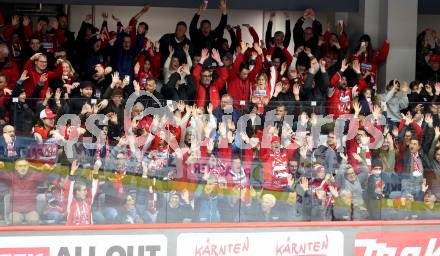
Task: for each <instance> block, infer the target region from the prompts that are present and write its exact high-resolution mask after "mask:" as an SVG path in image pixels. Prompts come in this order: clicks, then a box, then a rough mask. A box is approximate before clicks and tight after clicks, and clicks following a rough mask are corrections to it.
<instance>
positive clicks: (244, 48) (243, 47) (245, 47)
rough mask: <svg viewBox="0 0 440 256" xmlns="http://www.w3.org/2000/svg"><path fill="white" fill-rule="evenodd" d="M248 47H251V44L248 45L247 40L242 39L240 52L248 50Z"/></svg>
mask: <svg viewBox="0 0 440 256" xmlns="http://www.w3.org/2000/svg"><path fill="white" fill-rule="evenodd" d="M248 48H249V45H248V43H247V42H245V41H241V42H240V52H241V54H244V53H245V52H246V51H247V49H248Z"/></svg>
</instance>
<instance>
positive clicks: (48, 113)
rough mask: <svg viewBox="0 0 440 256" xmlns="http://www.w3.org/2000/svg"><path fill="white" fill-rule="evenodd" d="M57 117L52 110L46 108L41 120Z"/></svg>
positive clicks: (42, 112) (41, 113)
mask: <svg viewBox="0 0 440 256" xmlns="http://www.w3.org/2000/svg"><path fill="white" fill-rule="evenodd" d="M55 117H57V115H55V114H54V113H53V112H52V110H51V109H50V108H45V109H43V110H41V112H40V119H44V118H55Z"/></svg>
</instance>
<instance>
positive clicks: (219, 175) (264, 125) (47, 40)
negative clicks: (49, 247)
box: [0, 0, 440, 225]
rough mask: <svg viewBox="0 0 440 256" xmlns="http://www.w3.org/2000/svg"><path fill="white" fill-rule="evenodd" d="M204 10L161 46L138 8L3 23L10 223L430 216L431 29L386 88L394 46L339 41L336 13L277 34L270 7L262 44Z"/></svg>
mask: <svg viewBox="0 0 440 256" xmlns="http://www.w3.org/2000/svg"><path fill="white" fill-rule="evenodd" d="M206 8H207V3H203V4H202V5H201V6H200V8H199V9H198V10H197V12H196V13H195V15H194V17H193V18H192V20H191V22H190V24H189V28H188V26H187V23H186V22H185V21H181V22H179V23H177V25H176V28H175V31H174V32H173V33H168V34H164V35H163V36H162V37H161V38H160V39H159V40H157V41H155V39H152V38H148V29H149V27H148V24H147V23H145V22H141V19H142V16H143V15H144V14H145V13H147V12H148V10H149V6H145V7H144V8H143V9H142V10H141V11H140V12H139V13H137V14H136V15H135V16H133V17H132V18H131V20H130V22H129V23H128V24H125V25H124V24H122V23H121V21H120V20H119V19H118V18H117V17H115V16H114V15H112V17H111V19H109V15H108V14H107V13H103V14H102V17H103V20H104V22H103V23H102V26H101V27H100V28H97V27H95V26H94V25H93V24H92V16H91V15H87V16H86V17H85V19H84V21H83V22H82V24H81V28H80V30H79V31H78V32H77V33H74V32H71V31H69V29H68V27H69V24H68V17H67V15H66V14H59V15H58V16H57V17H56V18H51V19H49V18H48V17H45V16H41V17H39V19H38V22H37V23H36V24H33V23H32V22H31V19H30V18H29V17H27V16H24V17H20V16H13V17H12V18H11V23H10V24H6V25H3V26H2V27H1V29H0V30H1V32H2V34H1V40H2V41H3V42H2V43H1V44H0V125H1V126H2V131H3V133H2V135H1V137H0V158H1V162H0V167H1V171H0V195H1V197H2V201H1V202H0V206H1V207H0V209H1V210H2V211H1V212H0V216H2V218H3V220H4V221H5V222H6V223H8V224H13V225H21V224H28V225H38V224H66V225H83V224H116V223H121V224H140V223H165V222H167V223H168V222H238V221H311V220H328V221H331V220H344V221H348V220H368V219H370V220H378V219H384V220H392V219H404V220H411V219H437V218H440V207H439V205H438V203H437V200H438V199H440V177H439V175H440V147H439V146H440V144H439V138H440V128H439V126H440V110H439V107H440V104H438V102H440V98H439V95H440V76H439V75H438V74H439V65H440V55H439V53H438V51H437V46H436V40H433V39H432V37H433V36H432V35H433V33H431V31H426V32H424V34H423V35H422V34H421V35H420V36H419V38H418V48H417V49H414V50H417V79H418V80H417V81H410V82H406V81H399V80H397V79H395V80H392V81H389V82H388V83H387V84H386V85H380V84H377V82H376V81H377V72H378V66H379V65H380V64H381V63H383V62H385V61H386V59H387V55H388V52H389V49H390V43H389V42H388V41H385V42H384V43H383V46H382V47H381V48H380V49H379V50H375V49H373V46H372V45H371V38H370V37H369V36H368V35H363V36H362V37H361V38H360V39H359V40H358V44H357V45H349V40H348V37H349V35H347V34H346V33H345V26H347V25H349V24H344V22H343V21H342V20H341V21H338V23H337V25H336V27H335V28H333V27H332V26H330V25H327V27H326V28H325V27H323V25H322V24H321V23H320V22H319V21H318V20H317V19H316V15H315V12H314V10H312V9H306V10H305V11H304V13H303V15H302V17H300V18H299V19H298V20H297V21H296V23H295V25H294V27H293V29H292V30H291V24H290V19H289V17H290V16H289V13H287V12H284V15H285V17H286V24H285V26H286V30H285V31H284V32H282V31H276V32H274V33H272V26H273V23H272V19H273V18H274V17H275V16H276V15H277V13H276V12H272V13H271V15H270V17H271V18H270V20H269V22H268V24H267V30H266V35H265V38H264V40H260V38H259V35H258V33H257V32H256V31H255V29H254V28H253V27H252V26H251V25H250V24H243V25H241V26H233V25H228V15H227V13H228V10H227V5H226V1H225V0H220V1H219V9H220V12H221V18H220V22H219V23H218V25H217V26H216V27H215V28H213V27H212V25H211V22H210V21H209V20H201V21H200V22H199V20H200V17H201V16H202V15H203V13H204V11H205V10H206ZM278 15H279V13H278ZM112 20H113V21H114V22H116V23H117V31H109V29H108V22H112ZM305 24H311V27H307V26H305ZM243 30H245V31H243ZM247 31H248V32H249V33H250V35H251V37H252V40H253V41H252V42H245V41H243V40H242V34H243V33H247ZM164 32H165V31H164ZM187 32H189V33H187ZM225 32H226V33H228V34H229V38H230V40H228V39H225V38H224V36H225ZM187 34H189V37H188V36H187ZM292 38H293V42H292ZM431 41H435V43H432V42H431ZM292 43H293V44H294V52H289V50H288V47H289V45H291V44H292ZM433 47H434V48H433ZM156 110H157V111H156ZM324 117H325V118H324Z"/></svg>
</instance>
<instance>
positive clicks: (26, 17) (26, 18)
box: [23, 16, 31, 27]
mask: <svg viewBox="0 0 440 256" xmlns="http://www.w3.org/2000/svg"><path fill="white" fill-rule="evenodd" d="M29 24H31V19H30V18H29V16H24V17H23V26H25V27H26V26H29Z"/></svg>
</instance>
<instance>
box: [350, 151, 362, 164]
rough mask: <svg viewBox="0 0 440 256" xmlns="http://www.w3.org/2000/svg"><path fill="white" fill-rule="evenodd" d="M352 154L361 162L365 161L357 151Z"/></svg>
mask: <svg viewBox="0 0 440 256" xmlns="http://www.w3.org/2000/svg"><path fill="white" fill-rule="evenodd" d="M352 156H353V158H354V159H355V160H356V161H358V162H359V163H361V162H362V161H363V159H362V157H361V156H360V155H359V154H357V153H353V154H352Z"/></svg>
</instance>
